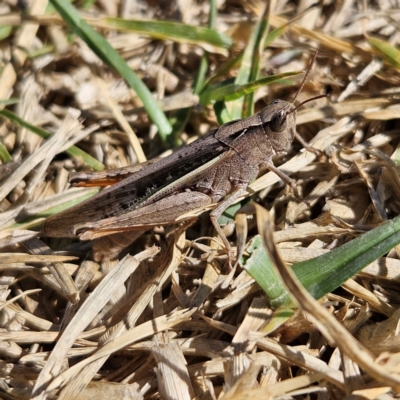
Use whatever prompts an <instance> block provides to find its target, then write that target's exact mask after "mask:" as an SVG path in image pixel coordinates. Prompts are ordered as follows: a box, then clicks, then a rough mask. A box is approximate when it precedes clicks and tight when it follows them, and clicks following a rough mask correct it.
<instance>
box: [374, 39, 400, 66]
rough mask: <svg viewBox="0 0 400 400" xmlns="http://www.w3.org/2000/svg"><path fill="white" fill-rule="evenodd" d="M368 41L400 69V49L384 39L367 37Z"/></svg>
mask: <svg viewBox="0 0 400 400" xmlns="http://www.w3.org/2000/svg"><path fill="white" fill-rule="evenodd" d="M367 40H368V42H369V43H370V44H371V45H372V47H373V48H374V49H375V50H377V51H378V53H379V54H380V55H382V56H383V58H384V59H385V60H386V61H387V62H388V63H390V64H391V65H393V66H394V67H395V68H397V69H400V51H399V50H397V49H396V48H395V47H394V46H393V45H391V44H390V43H388V42H385V41H384V40H380V39H376V38H372V37H367Z"/></svg>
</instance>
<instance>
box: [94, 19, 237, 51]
mask: <svg viewBox="0 0 400 400" xmlns="http://www.w3.org/2000/svg"><path fill="white" fill-rule="evenodd" d="M101 22H102V26H105V27H107V28H112V29H119V30H124V31H130V32H136V33H140V34H143V35H147V36H150V37H153V38H156V39H163V40H172V41H175V42H181V43H191V44H195V45H197V46H202V47H204V48H205V49H206V50H207V51H210V52H213V51H218V49H223V50H225V51H224V52H223V53H226V50H227V49H229V48H230V47H231V45H232V40H231V38H230V37H229V36H226V35H224V34H223V33H220V32H218V31H216V30H215V29H210V28H204V27H201V26H193V25H186V24H182V23H180V22H173V21H143V20H126V19H122V18H104V19H102V20H101Z"/></svg>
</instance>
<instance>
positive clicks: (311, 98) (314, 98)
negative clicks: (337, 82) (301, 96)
mask: <svg viewBox="0 0 400 400" xmlns="http://www.w3.org/2000/svg"><path fill="white" fill-rule="evenodd" d="M323 97H328V95H327V94H319V95H318V96H314V97H310V98H309V99H307V100H304V101H302V102H301V103H300V104H299V105H298V106H297V107H296V108H294V109H293V110H292V111H289V112H288V114H292V113H294V112H295V111H296V110H297V109H298V108H299V107H301V106H302V105H304V104H306V103H308V102H310V101H314V100H317V99H322V98H323Z"/></svg>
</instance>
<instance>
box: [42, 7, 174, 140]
mask: <svg viewBox="0 0 400 400" xmlns="http://www.w3.org/2000/svg"><path fill="white" fill-rule="evenodd" d="M50 2H51V4H52V5H53V6H54V8H55V9H56V10H57V12H58V13H59V14H60V15H61V17H62V18H63V20H64V21H65V22H66V23H67V25H68V26H69V27H70V28H71V29H73V30H74V31H75V32H76V33H77V35H78V36H79V37H81V38H82V40H83V41H84V42H85V43H86V44H87V45H88V46H89V48H90V49H91V50H92V51H93V52H94V53H95V54H96V55H97V56H98V57H99V58H100V59H101V60H102V61H104V62H105V63H106V64H107V65H109V66H111V67H112V68H114V69H115V70H116V71H117V72H118V73H119V74H120V75H121V76H122V77H123V78H124V79H125V80H126V82H127V83H128V84H129V86H130V87H131V88H132V89H133V90H134V91H135V92H136V93H137V95H138V97H139V98H140V100H141V101H142V102H143V106H144V108H145V110H146V111H147V112H148V114H149V116H150V118H151V120H152V121H153V122H154V124H155V125H156V126H157V128H158V130H159V132H160V136H161V137H162V139H163V140H165V139H166V138H167V136H168V135H169V134H170V133H171V132H172V127H171V125H170V123H169V121H168V119H167V117H166V116H165V114H164V113H163V112H162V110H161V109H160V107H159V105H158V104H157V101H156V100H155V99H154V98H153V96H152V94H151V92H150V91H149V89H148V88H147V87H146V85H145V84H144V83H143V82H142V81H141V79H140V78H139V77H138V76H137V75H136V74H135V73H134V72H133V71H132V70H131V68H130V67H129V66H128V64H127V63H126V62H125V60H124V59H123V58H122V57H121V56H120V55H119V53H118V52H117V51H116V50H115V49H114V48H113V47H112V46H111V45H110V44H109V43H108V41H107V40H106V39H105V38H104V37H103V36H101V35H100V34H99V33H98V32H96V31H95V30H94V29H93V28H92V27H91V26H90V25H89V24H88V23H87V22H86V21H84V20H83V19H82V18H81V17H80V15H79V13H78V12H77V10H76V9H75V8H74V7H73V6H72V5H71V4H69V3H68V2H67V1H65V0H50Z"/></svg>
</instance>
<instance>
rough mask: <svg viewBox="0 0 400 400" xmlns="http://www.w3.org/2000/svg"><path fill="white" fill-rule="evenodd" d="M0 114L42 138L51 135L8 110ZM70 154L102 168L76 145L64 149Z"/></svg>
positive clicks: (96, 167)
mask: <svg viewBox="0 0 400 400" xmlns="http://www.w3.org/2000/svg"><path fill="white" fill-rule="evenodd" d="M0 115H1V116H3V117H4V118H7V119H9V120H10V121H12V122H15V123H16V124H18V125H20V126H22V127H23V128H26V129H28V130H29V131H31V132H33V133H36V135H38V136H40V137H42V138H43V139H47V138H49V137H50V136H51V133H50V132H48V131H46V130H44V129H42V128H38V127H37V126H35V125H32V124H30V123H29V122H27V121H25V120H23V119H22V118H20V117H19V116H18V115H17V114H14V113H13V112H11V111H9V110H0ZM65 152H66V153H68V154H69V155H70V156H72V157H75V158H78V159H81V160H82V161H83V162H84V163H85V164H86V165H88V166H90V167H92V168H93V169H94V170H95V171H102V170H103V169H104V165H103V164H102V163H101V162H100V161H98V160H96V159H95V158H93V157H92V156H91V155H89V154H87V153H86V152H84V151H83V150H81V149H79V148H78V147H76V146H71V147H70V148H69V149H68V150H66V151H65Z"/></svg>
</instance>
